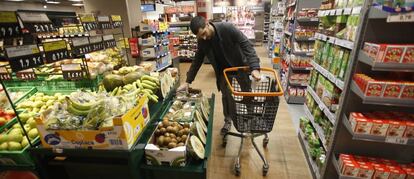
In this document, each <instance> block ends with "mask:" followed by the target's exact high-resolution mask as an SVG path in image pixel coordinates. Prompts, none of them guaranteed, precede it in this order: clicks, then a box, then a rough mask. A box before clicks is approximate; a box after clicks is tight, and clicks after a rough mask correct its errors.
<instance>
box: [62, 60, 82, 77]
mask: <svg viewBox="0 0 414 179" xmlns="http://www.w3.org/2000/svg"><path fill="white" fill-rule="evenodd" d="M61 68H62V74H63V78H64V79H66V80H81V79H83V70H82V66H81V64H80V63H72V64H62V65H61Z"/></svg>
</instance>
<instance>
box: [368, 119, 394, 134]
mask: <svg viewBox="0 0 414 179" xmlns="http://www.w3.org/2000/svg"><path fill="white" fill-rule="evenodd" d="M371 121H372V128H371V131H370V134H371V135H375V136H383V137H385V136H386V135H387V131H388V127H389V126H390V124H389V123H388V121H387V120H377V119H373V120H371Z"/></svg>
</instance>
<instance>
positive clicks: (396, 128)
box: [387, 120, 407, 137]
mask: <svg viewBox="0 0 414 179" xmlns="http://www.w3.org/2000/svg"><path fill="white" fill-rule="evenodd" d="M389 124H390V126H389V127H388V131H387V136H391V137H403V135H404V132H405V129H406V128H407V126H406V125H405V123H404V122H403V121H393V120H391V121H389Z"/></svg>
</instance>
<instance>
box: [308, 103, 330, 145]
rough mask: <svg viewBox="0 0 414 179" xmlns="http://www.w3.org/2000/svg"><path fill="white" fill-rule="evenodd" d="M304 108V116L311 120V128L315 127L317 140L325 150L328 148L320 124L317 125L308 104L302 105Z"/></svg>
mask: <svg viewBox="0 0 414 179" xmlns="http://www.w3.org/2000/svg"><path fill="white" fill-rule="evenodd" d="M303 107H304V109H305V114H306V117H307V118H308V119H309V121H310V122H311V124H312V126H313V128H314V129H315V131H316V133H317V134H318V137H319V140H320V141H321V142H322V146H323V148H324V149H325V151H327V150H328V144H327V143H326V136H325V134H324V133H323V129H322V127H321V126H319V124H317V123H316V122H315V118H314V117H313V116H312V114H311V112H310V111H309V108H308V106H306V104H305V105H304V106H303Z"/></svg>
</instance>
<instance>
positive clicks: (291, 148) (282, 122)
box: [180, 47, 311, 179]
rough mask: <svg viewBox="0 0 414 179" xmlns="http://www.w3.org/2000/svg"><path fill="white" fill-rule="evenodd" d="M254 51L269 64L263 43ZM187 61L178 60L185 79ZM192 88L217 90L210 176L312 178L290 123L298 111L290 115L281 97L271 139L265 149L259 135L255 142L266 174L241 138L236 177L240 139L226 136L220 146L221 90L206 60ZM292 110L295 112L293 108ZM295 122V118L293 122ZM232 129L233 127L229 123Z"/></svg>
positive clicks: (260, 162) (251, 150) (251, 178)
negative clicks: (265, 162) (265, 164)
mask: <svg viewBox="0 0 414 179" xmlns="http://www.w3.org/2000/svg"><path fill="white" fill-rule="evenodd" d="M256 51H257V53H258V55H259V57H260V59H261V66H262V67H271V64H270V60H269V58H268V57H267V52H266V49H265V48H264V47H256ZM189 66H190V63H181V64H180V69H181V77H182V78H181V80H185V78H186V72H187V70H188V68H189ZM191 87H192V88H197V89H202V90H203V92H204V94H207V95H208V94H211V93H215V94H216V107H215V113H214V125H213V145H212V153H211V157H210V160H209V163H208V169H207V171H208V178H209V179H217V178H218V179H224V178H225V179H231V178H243V179H256V178H272V179H284V178H292V179H296V178H298V179H307V178H311V174H310V171H309V168H308V166H307V163H306V160H305V156H304V154H303V152H302V149H301V147H300V143H299V141H298V138H297V133H296V131H297V128H296V127H295V126H297V124H296V125H295V124H294V123H293V120H292V119H291V116H292V117H297V116H298V115H296V114H294V115H290V113H289V111H295V110H289V109H288V104H286V101H285V100H284V98H283V97H280V99H281V102H280V106H279V110H278V114H277V116H276V123H275V126H274V128H273V131H272V132H271V133H270V134H269V138H270V142H269V144H268V146H267V148H266V149H264V150H263V147H262V139H263V137H262V138H257V139H256V143H257V144H258V146H259V148H260V149H261V150H262V151H264V153H265V157H266V158H267V160H268V162H269V165H270V169H269V173H268V175H267V176H266V177H263V176H262V166H263V163H262V161H261V159H260V157H259V155H258V154H257V153H256V151H255V150H254V147H253V145H252V144H251V142H250V141H246V142H244V146H243V147H244V148H243V152H242V158H241V175H240V177H236V176H235V175H234V174H233V172H232V171H233V170H232V168H233V165H234V159H235V157H236V155H237V151H238V148H239V146H240V139H239V138H235V137H229V139H228V143H227V146H226V148H223V147H222V146H221V143H222V137H221V135H220V129H221V127H222V126H223V113H222V110H223V108H222V103H221V94H220V93H218V91H217V88H216V85H215V75H214V71H213V69H212V67H211V66H210V65H209V64H205V65H203V66H202V67H201V69H200V71H199V72H198V75H197V77H196V79H195V81H194V82H193V84H192V85H191ZM293 113H295V112H293ZM295 123H296V122H295ZM232 130H233V131H234V130H235V129H234V127H232Z"/></svg>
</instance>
